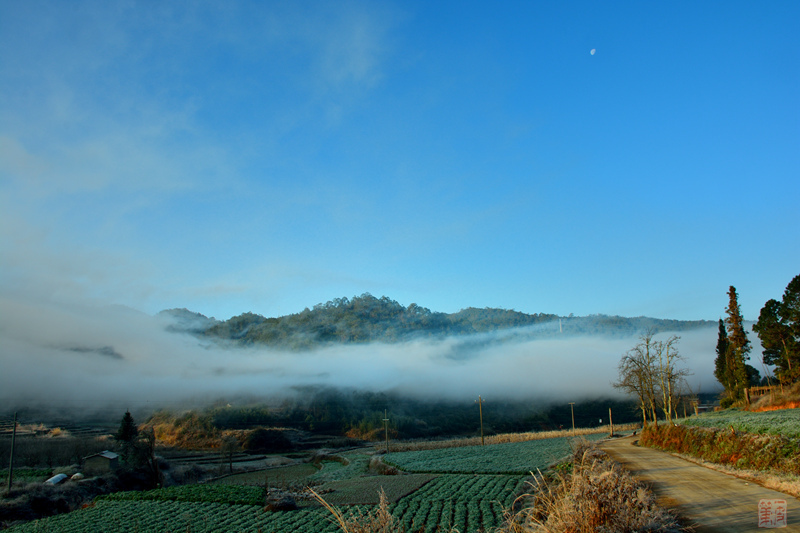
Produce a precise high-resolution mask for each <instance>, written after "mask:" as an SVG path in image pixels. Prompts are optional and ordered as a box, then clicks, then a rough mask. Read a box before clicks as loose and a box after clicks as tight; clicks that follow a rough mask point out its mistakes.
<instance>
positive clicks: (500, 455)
mask: <svg viewBox="0 0 800 533" xmlns="http://www.w3.org/2000/svg"><path fill="white" fill-rule="evenodd" d="M596 438H597V437H596ZM570 450H571V448H570V439H568V438H565V437H559V438H554V439H544V440H531V441H526V442H509V443H504V444H491V445H488V446H468V447H463V448H444V449H440V450H424V451H414V452H399V453H390V454H388V455H387V456H386V457H385V459H384V461H385V462H386V463H389V464H392V465H395V466H397V467H398V468H400V469H402V470H404V471H406V472H428V473H447V474H519V475H525V474H528V473H530V472H536V470H537V469H541V470H544V469H546V468H547V467H548V466H549V465H550V464H552V463H554V462H556V461H558V460H559V459H561V458H563V457H566V456H568V455H569V454H570Z"/></svg>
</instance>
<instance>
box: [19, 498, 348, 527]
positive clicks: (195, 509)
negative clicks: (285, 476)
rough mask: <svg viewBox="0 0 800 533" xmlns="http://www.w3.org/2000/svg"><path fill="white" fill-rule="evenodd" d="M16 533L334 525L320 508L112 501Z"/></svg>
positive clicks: (56, 517)
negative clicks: (278, 510) (284, 509)
mask: <svg viewBox="0 0 800 533" xmlns="http://www.w3.org/2000/svg"><path fill="white" fill-rule="evenodd" d="M12 531H14V532H15V533H33V532H37V533H39V532H42V533H43V532H53V533H55V532H58V533H84V532H86V531H97V532H103V533H132V532H136V533H170V532H172V533H178V532H183V531H192V532H193V533H205V532H208V533H211V532H217V531H232V532H233V531H235V532H242V533H258V532H262V533H268V532H282V531H292V532H294V533H334V532H336V531H338V528H337V527H336V526H335V525H334V524H333V523H332V522H331V521H330V519H329V515H328V513H327V511H325V510H323V509H310V510H301V511H295V512H291V513H269V512H265V511H264V510H263V509H262V508H261V507H259V506H254V505H226V504H222V503H211V502H176V501H111V500H102V501H99V502H97V503H96V504H95V505H94V506H93V507H89V508H87V509H82V510H80V511H74V512H71V513H67V514H63V515H58V516H54V517H52V518H47V519H44V520H35V521H33V522H28V523H27V524H23V525H21V526H16V527H14V528H13V529H12Z"/></svg>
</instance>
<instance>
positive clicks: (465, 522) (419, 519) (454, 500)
mask: <svg viewBox="0 0 800 533" xmlns="http://www.w3.org/2000/svg"><path fill="white" fill-rule="evenodd" d="M523 483H524V478H523V477H522V476H509V475H479V476H476V475H464V474H456V475H442V476H439V477H438V478H436V479H435V480H433V481H431V482H430V483H428V484H426V485H425V486H424V487H422V488H421V489H420V490H418V491H416V492H414V493H413V494H410V495H409V496H406V497H405V498H403V499H401V500H400V501H399V502H398V503H397V505H395V506H394V507H393V508H392V514H393V515H394V516H395V517H397V518H398V519H399V520H400V522H401V523H402V524H403V526H404V528H405V530H406V531H424V532H425V533H432V532H434V531H447V530H449V529H450V528H455V529H457V530H458V531H460V532H462V533H471V532H478V531H491V530H492V529H494V528H495V527H496V526H497V525H499V523H500V521H501V519H502V516H503V509H504V508H507V507H508V506H510V504H511V502H512V501H513V498H514V495H515V493H516V491H517V490H518V489H519V488H520V487H521V485H522V484H523Z"/></svg>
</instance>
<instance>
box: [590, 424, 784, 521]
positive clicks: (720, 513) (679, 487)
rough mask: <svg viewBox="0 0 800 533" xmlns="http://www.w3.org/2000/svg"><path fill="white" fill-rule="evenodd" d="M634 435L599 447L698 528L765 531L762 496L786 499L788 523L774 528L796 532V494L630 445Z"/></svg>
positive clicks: (609, 441)
mask: <svg viewBox="0 0 800 533" xmlns="http://www.w3.org/2000/svg"><path fill="white" fill-rule="evenodd" d="M635 439H636V437H625V438H620V439H611V440H607V441H604V442H602V443H600V447H601V448H602V449H603V450H604V451H605V452H606V453H608V455H610V456H611V457H612V458H613V459H614V460H615V461H617V462H618V463H620V464H621V465H622V466H624V467H625V468H627V469H628V470H629V471H631V473H633V474H635V475H636V476H637V477H638V478H639V479H641V480H642V481H644V482H645V483H647V484H649V485H650V486H651V487H652V489H653V492H655V494H656V496H658V499H659V502H660V503H661V504H662V505H663V506H664V507H667V508H671V509H675V510H676V511H678V513H679V514H680V516H681V517H682V518H683V519H684V521H685V522H687V523H689V524H691V525H693V526H694V527H695V530H696V531H697V532H698V533H706V532H718V531H730V532H740V531H767V529H762V528H759V527H758V503H759V501H760V500H762V499H767V500H773V499H774V500H786V504H787V506H788V513H787V516H788V527H785V528H781V529H778V530H777V531H787V532H788V531H796V532H799V533H800V501H798V500H797V499H796V498H794V497H792V496H789V495H788V494H783V493H782V492H776V491H774V490H770V489H766V488H764V487H762V486H760V485H756V484H754V483H752V482H747V481H745V480H742V479H739V478H737V477H735V476H731V475H728V474H724V473H722V472H717V471H716V470H711V469H709V468H705V467H703V466H700V465H697V464H695V463H692V462H689V461H687V460H685V459H681V458H680V457H675V456H673V455H670V454H668V453H664V452H661V451H659V450H654V449H652V448H640V447H639V446H634V445H633V442H634V440H635Z"/></svg>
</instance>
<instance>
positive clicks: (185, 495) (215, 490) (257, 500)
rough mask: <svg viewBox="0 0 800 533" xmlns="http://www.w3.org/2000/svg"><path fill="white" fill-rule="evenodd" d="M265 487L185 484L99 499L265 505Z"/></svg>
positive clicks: (100, 498)
mask: <svg viewBox="0 0 800 533" xmlns="http://www.w3.org/2000/svg"><path fill="white" fill-rule="evenodd" d="M264 496H265V493H264V488H263V487H252V486H246V485H207V484H202V485H183V486H179V487H167V488H164V489H153V490H147V491H144V492H138V491H130V492H115V493H113V494H108V495H106V496H100V497H99V498H98V499H99V500H114V501H174V502H209V503H212V502H213V503H225V504H241V505H264Z"/></svg>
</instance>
